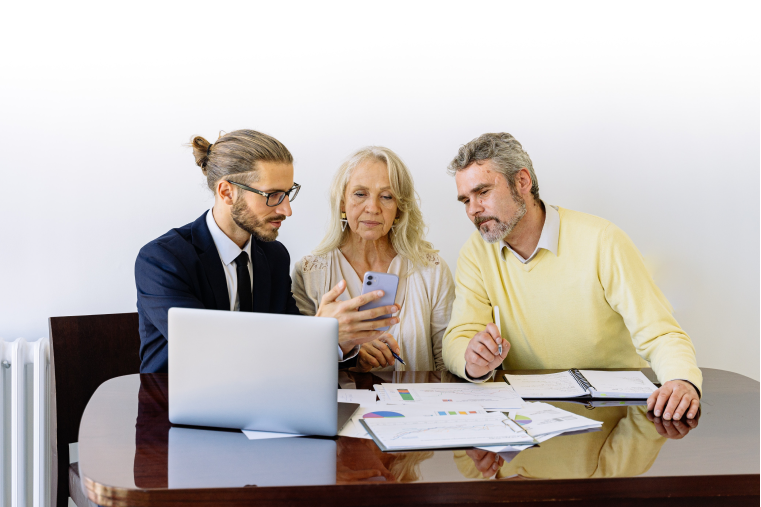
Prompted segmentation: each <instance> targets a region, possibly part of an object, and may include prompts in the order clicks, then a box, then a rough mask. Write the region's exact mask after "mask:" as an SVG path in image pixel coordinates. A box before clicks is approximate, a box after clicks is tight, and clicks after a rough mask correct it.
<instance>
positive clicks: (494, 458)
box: [465, 449, 505, 479]
mask: <svg viewBox="0 0 761 507" xmlns="http://www.w3.org/2000/svg"><path fill="white" fill-rule="evenodd" d="M465 454H467V455H468V457H469V458H470V459H472V460H473V464H474V465H475V466H476V469H477V470H478V471H479V472H481V475H483V476H484V479H488V478H489V477H491V476H492V475H494V474H496V473H497V472H498V471H499V469H500V468H502V465H504V464H505V459H504V458H503V457H502V456H500V455H499V454H497V453H495V452H491V451H484V450H483V449H470V450H468V451H465Z"/></svg>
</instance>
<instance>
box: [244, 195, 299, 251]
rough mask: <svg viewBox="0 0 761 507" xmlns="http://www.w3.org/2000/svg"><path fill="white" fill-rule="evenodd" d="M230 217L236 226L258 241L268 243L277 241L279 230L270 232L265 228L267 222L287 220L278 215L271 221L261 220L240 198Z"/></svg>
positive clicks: (283, 216)
mask: <svg viewBox="0 0 761 507" xmlns="http://www.w3.org/2000/svg"><path fill="white" fill-rule="evenodd" d="M230 216H231V217H232V219H233V222H235V225H237V226H238V227H240V228H241V229H243V230H244V231H246V232H247V233H249V234H251V235H252V236H253V237H254V238H256V240H257V241H263V242H265V243H268V242H270V241H275V240H276V239H277V235H278V232H279V231H277V230H274V231H273V230H269V229H267V228H266V227H265V226H266V224H267V222H278V221H281V220H285V218H286V217H285V215H277V216H275V217H272V218H270V219H269V220H266V221H265V220H261V219H259V217H257V216H256V215H254V214H253V213H251V211H250V210H249V208H248V205H247V204H246V201H245V200H244V199H243V198H242V196H239V197H238V199H236V200H235V203H234V204H233V208H232V210H230Z"/></svg>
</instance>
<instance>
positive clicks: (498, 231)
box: [473, 194, 526, 243]
mask: <svg viewBox="0 0 761 507" xmlns="http://www.w3.org/2000/svg"><path fill="white" fill-rule="evenodd" d="M512 197H513V202H514V203H515V204H517V205H518V209H516V210H515V213H513V216H511V217H510V219H509V220H508V221H507V222H503V221H501V220H500V219H499V218H497V217H494V216H479V217H476V219H475V220H474V221H473V224H474V225H475V226H476V229H478V232H479V233H481V237H482V238H483V239H484V241H486V242H487V243H496V242H498V241H502V240H503V239H505V238H506V237H507V235H508V234H510V233H511V232H513V229H514V228H515V226H516V225H518V222H520V221H521V218H523V216H524V215H525V214H526V201H525V200H524V199H523V197H521V196H520V195H516V194H512ZM487 220H492V221H493V223H492V224H489V225H488V226H487V227H488V229H487V230H485V231H484V230H482V229H481V224H482V223H484V222H486V221H487Z"/></svg>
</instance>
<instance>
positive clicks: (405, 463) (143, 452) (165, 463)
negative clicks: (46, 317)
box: [134, 372, 698, 489]
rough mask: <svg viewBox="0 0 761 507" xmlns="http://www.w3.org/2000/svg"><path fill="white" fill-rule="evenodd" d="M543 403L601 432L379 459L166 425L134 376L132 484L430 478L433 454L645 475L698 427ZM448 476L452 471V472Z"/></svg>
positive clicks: (361, 448)
mask: <svg viewBox="0 0 761 507" xmlns="http://www.w3.org/2000/svg"><path fill="white" fill-rule="evenodd" d="M382 373H384V374H385V373H386V372H382ZM388 373H390V374H391V375H389V377H391V376H394V378H393V380H395V381H402V380H403V381H408V380H410V379H409V378H408V377H411V376H413V375H415V378H414V380H416V381H418V382H419V381H426V382H430V381H431V380H433V378H432V377H435V378H436V380H439V381H447V380H449V379H448V378H447V376H446V375H443V374H441V373H438V372H425V374H424V375H425V377H426V378H422V375H420V374H417V373H413V372H410V373H407V372H402V373H404V374H405V375H404V376H402V375H395V373H394V372H388ZM418 376H420V377H421V378H417V377H418ZM396 377H399V378H396ZM344 380H345V381H350V382H353V383H355V384H356V386H357V388H360V389H361V388H363V387H364V386H365V385H367V387H365V388H368V387H370V388H371V387H372V384H373V383H379V382H387V381H389V380H392V379H391V378H380V377H378V376H376V375H374V374H367V373H363V374H354V373H352V374H350V377H346V378H345V379H344ZM550 403H551V404H553V405H555V406H557V407H559V408H562V409H564V410H568V411H569V412H573V413H575V414H579V415H582V416H584V417H589V418H592V419H596V420H599V421H602V422H603V425H602V428H601V430H600V431H593V432H587V433H580V434H573V435H565V436H559V437H555V438H552V439H550V440H548V441H546V442H544V443H542V444H541V445H540V446H538V447H532V448H529V449H526V450H525V451H522V452H520V453H517V454H516V455H511V456H507V455H503V456H502V457H500V456H497V455H495V454H494V453H486V452H484V451H478V450H473V449H470V450H467V451H466V450H462V451H437V452H436V453H434V452H433V451H426V452H398V453H384V452H382V451H381V450H380V449H379V448H378V447H377V446H376V445H375V443H374V442H373V441H372V440H365V439H355V438H347V437H340V438H337V439H329V438H305V437H302V438H284V439H272V440H259V441H250V440H248V439H247V438H246V437H245V435H243V434H242V433H241V432H239V431H224V430H212V429H202V428H187V427H177V426H172V425H171V424H170V423H169V420H168V417H167V414H168V385H167V379H166V376H157V375H141V385H140V390H139V394H138V415H137V421H136V434H135V438H136V442H135V443H136V450H135V458H134V480H135V485H136V486H137V487H139V488H145V489H153V488H202V487H222V486H225V487H236V486H237V487H241V486H253V485H256V486H282V485H310V484H311V485H317V484H336V483H338V484H346V483H358V482H416V481H430V480H434V481H435V480H438V477H436V474H434V475H433V476H430V477H429V476H426V477H423V475H422V474H421V464H422V463H423V462H425V461H426V460H429V459H431V458H433V457H434V455H435V456H436V460H434V462H431V463H432V464H433V465H432V466H434V468H433V469H436V467H437V466H440V464H441V463H442V460H444V461H446V462H448V463H450V465H449V466H454V465H456V468H457V470H458V471H459V473H460V474H461V476H462V480H468V479H483V478H484V477H490V476H492V475H494V476H496V477H497V478H499V479H508V478H509V479H523V478H526V479H540V478H546V479H561V478H563V479H571V478H595V477H629V476H636V475H641V474H643V473H645V472H646V471H647V470H648V469H649V468H650V467H651V466H652V464H653V463H654V462H655V460H656V458H657V456H658V453H659V452H660V450H661V447H662V446H663V444H664V442H665V441H666V440H667V439H669V438H673V439H679V438H684V437H685V436H686V435H687V434H688V433H689V432H690V431H691V430H692V429H694V428H695V427H697V424H698V421H697V419H695V420H692V421H688V420H685V421H664V420H662V419H660V418H656V417H654V416H653V414H652V413H648V412H647V410H646V407H645V406H644V405H638V406H614V407H597V408H594V409H592V410H590V409H589V408H588V407H586V406H585V405H583V404H578V403H572V402H559V401H553V402H550ZM452 458H454V464H453V465H452V461H451V460H452ZM505 458H507V459H505ZM495 462H496V465H497V466H494V464H495ZM437 463H438V465H437ZM429 468H430V467H429ZM433 469H431V470H433ZM452 472H453V473H454V474H455V475H457V471H455V470H454V468H453V469H452ZM426 474H427V475H430V471H428V472H426ZM449 480H451V478H450V479H449Z"/></svg>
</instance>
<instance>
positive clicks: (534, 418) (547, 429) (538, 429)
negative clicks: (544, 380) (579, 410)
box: [481, 402, 602, 452]
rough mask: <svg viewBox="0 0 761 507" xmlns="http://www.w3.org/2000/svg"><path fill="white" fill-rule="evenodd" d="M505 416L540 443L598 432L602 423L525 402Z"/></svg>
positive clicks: (514, 448)
mask: <svg viewBox="0 0 761 507" xmlns="http://www.w3.org/2000/svg"><path fill="white" fill-rule="evenodd" d="M507 416H508V417H509V418H510V419H512V420H513V421H515V422H516V423H517V424H519V425H521V426H522V427H523V429H524V430H526V431H527V432H528V433H529V434H530V435H531V436H532V437H534V438H536V441H537V442H539V443H541V442H545V441H547V440H549V439H551V438H554V437H557V436H559V435H562V434H563V433H567V432H577V431H598V430H599V429H600V427H601V426H602V422H600V421H596V420H594V419H589V418H587V417H583V416H580V415H578V414H574V413H573V412H569V411H568V410H563V409H562V408H558V407H556V406H554V405H550V404H549V403H541V402H535V403H532V402H526V404H525V405H524V406H523V408H519V409H518V410H510V411H509V412H508V413H507ZM526 447H528V446H524V447H520V446H510V447H499V446H488V447H481V449H484V450H487V451H492V452H506V451H509V452H514V451H521V450H523V449H525V448H526Z"/></svg>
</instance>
